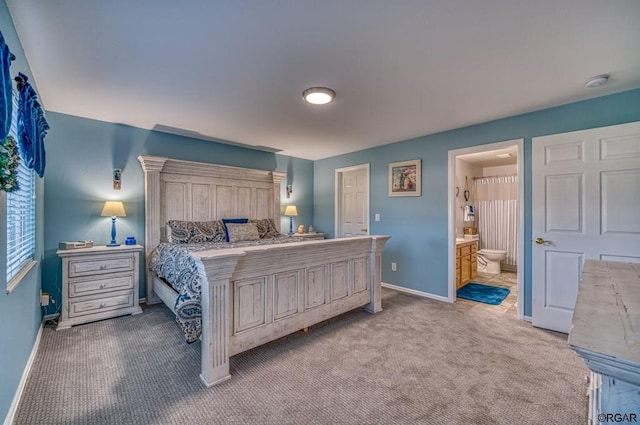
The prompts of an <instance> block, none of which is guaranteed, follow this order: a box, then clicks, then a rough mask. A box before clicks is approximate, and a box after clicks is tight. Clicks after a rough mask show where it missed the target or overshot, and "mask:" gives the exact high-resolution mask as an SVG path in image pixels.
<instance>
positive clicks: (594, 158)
mask: <svg viewBox="0 0 640 425" xmlns="http://www.w3.org/2000/svg"><path fill="white" fill-rule="evenodd" d="M532 172H533V181H532V184H533V223H532V225H533V229H532V236H533V241H531V242H532V244H533V248H532V251H533V255H532V260H533V264H532V280H533V294H532V295H533V311H532V313H533V316H532V319H533V325H534V326H538V327H541V328H546V329H552V330H555V331H559V332H564V333H568V332H569V330H570V329H571V317H572V315H573V308H574V306H575V303H576V296H577V294H578V285H579V282H580V276H581V274H582V266H583V264H584V260H585V259H596V260H609V261H625V262H640V122H637V123H631V124H623V125H616V126H611V127H603V128H596V129H592V130H584V131H576V132H571V133H564V134H556V135H551V136H544V137H535V138H534V139H533V170H532Z"/></svg>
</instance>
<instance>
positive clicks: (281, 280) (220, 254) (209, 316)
mask: <svg viewBox="0 0 640 425" xmlns="http://www.w3.org/2000/svg"><path fill="white" fill-rule="evenodd" d="M388 239H389V236H360V237H353V238H343V239H330V240H321V241H306V242H300V243H291V244H282V245H271V246H258V247H251V248H243V249H231V250H224V251H220V250H218V251H205V252H200V253H198V255H199V257H200V259H201V260H202V263H203V264H204V266H205V270H206V273H207V279H208V285H205V287H203V288H202V312H203V317H202V360H201V361H202V373H201V375H200V377H201V379H202V381H203V382H204V383H205V384H206V385H207V386H211V385H215V384H217V383H219V382H222V381H224V380H227V379H229V378H230V375H229V356H232V355H234V354H237V353H240V352H242V351H245V350H248V349H251V348H253V347H256V346H258V345H261V344H264V343H266V342H269V341H273V340H275V339H277V338H280V337H282V336H284V335H287V334H289V333H292V332H295V331H297V330H300V329H302V328H304V327H307V326H311V325H313V324H316V323H318V322H321V321H323V320H326V319H328V318H331V317H334V316H337V315H339V314H342V313H345V312H347V311H349V310H353V309H354V308H357V307H365V309H366V310H367V311H369V312H371V313H376V312H378V311H380V310H382V305H381V301H380V300H381V297H380V291H381V287H380V281H381V263H380V259H381V253H382V249H383V248H384V245H385V243H386V241H387V240H388Z"/></svg>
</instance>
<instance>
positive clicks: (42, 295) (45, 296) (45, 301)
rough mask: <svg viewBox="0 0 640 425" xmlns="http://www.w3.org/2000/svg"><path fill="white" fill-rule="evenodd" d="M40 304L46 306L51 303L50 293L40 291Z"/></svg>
mask: <svg viewBox="0 0 640 425" xmlns="http://www.w3.org/2000/svg"><path fill="white" fill-rule="evenodd" d="M40 305H41V306H43V307H46V306H48V305H49V294H47V293H46V292H42V291H40Z"/></svg>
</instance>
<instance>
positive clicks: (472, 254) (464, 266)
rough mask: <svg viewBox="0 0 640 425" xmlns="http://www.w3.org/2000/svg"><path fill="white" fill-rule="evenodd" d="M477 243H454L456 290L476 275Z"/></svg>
mask: <svg viewBox="0 0 640 425" xmlns="http://www.w3.org/2000/svg"><path fill="white" fill-rule="evenodd" d="M477 252H478V241H477V240H470V241H465V242H456V289H458V288H460V287H461V286H464V285H466V284H467V283H469V282H470V281H471V280H472V279H473V278H475V277H476V276H477V275H478V261H477Z"/></svg>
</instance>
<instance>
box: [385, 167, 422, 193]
mask: <svg viewBox="0 0 640 425" xmlns="http://www.w3.org/2000/svg"><path fill="white" fill-rule="evenodd" d="M421 166H422V163H421V160H420V159H413V160H411V161H400V162H391V163H389V196H421V195H422V172H421Z"/></svg>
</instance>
